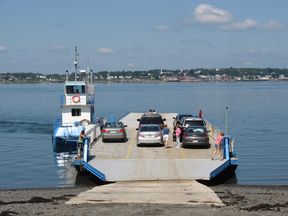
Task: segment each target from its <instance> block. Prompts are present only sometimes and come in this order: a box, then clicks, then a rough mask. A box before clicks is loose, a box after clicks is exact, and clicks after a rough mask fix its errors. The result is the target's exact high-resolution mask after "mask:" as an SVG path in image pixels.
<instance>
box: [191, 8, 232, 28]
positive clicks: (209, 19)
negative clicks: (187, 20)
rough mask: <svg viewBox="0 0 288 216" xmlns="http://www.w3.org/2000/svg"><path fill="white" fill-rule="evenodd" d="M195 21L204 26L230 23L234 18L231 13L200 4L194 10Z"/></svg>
mask: <svg viewBox="0 0 288 216" xmlns="http://www.w3.org/2000/svg"><path fill="white" fill-rule="evenodd" d="M194 21H195V22H196V23H203V24H219V23H230V22H233V21H234V16H233V14H232V13H230V12H229V11H225V10H223V9H218V8H216V7H215V6H212V5H208V4H200V5H198V6H197V7H196V8H195V10H194Z"/></svg>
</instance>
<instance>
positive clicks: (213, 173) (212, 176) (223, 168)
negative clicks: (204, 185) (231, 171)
mask: <svg viewBox="0 0 288 216" xmlns="http://www.w3.org/2000/svg"><path fill="white" fill-rule="evenodd" d="M229 166H230V161H229V160H228V161H226V162H225V163H223V164H222V165H221V166H220V167H218V168H217V169H215V170H214V171H212V172H211V173H210V179H213V178H214V177H216V176H217V175H218V174H220V173H221V172H223V171H224V170H225V169H226V168H227V167H229Z"/></svg>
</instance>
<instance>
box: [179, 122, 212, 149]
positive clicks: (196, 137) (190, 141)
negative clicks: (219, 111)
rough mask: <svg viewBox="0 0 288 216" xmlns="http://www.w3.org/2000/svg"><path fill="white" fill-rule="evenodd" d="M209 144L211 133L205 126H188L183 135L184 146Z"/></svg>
mask: <svg viewBox="0 0 288 216" xmlns="http://www.w3.org/2000/svg"><path fill="white" fill-rule="evenodd" d="M188 145H189V146H198V145H202V146H206V147H207V146H209V134H208V131H207V130H206V128H205V127H203V126H189V127H186V128H185V130H184V133H183V137H182V147H184V146H188Z"/></svg>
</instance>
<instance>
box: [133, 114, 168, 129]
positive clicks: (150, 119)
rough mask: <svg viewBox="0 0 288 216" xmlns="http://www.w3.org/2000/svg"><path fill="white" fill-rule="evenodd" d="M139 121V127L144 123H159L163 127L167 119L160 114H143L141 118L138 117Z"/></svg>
mask: <svg viewBox="0 0 288 216" xmlns="http://www.w3.org/2000/svg"><path fill="white" fill-rule="evenodd" d="M137 121H139V127H138V128H140V127H141V125H143V124H157V125H159V127H160V128H161V129H162V128H164V121H166V119H165V118H164V119H162V116H161V115H160V114H143V115H142V116H141V118H140V119H137Z"/></svg>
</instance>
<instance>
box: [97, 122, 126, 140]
mask: <svg viewBox="0 0 288 216" xmlns="http://www.w3.org/2000/svg"><path fill="white" fill-rule="evenodd" d="M125 127H127V125H124V124H123V123H122V122H121V121H118V122H106V123H105V125H104V127H103V129H102V142H106V141H107V140H111V139H121V140H122V141H123V142H125V141H126V137H127V134H126V130H125Z"/></svg>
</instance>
